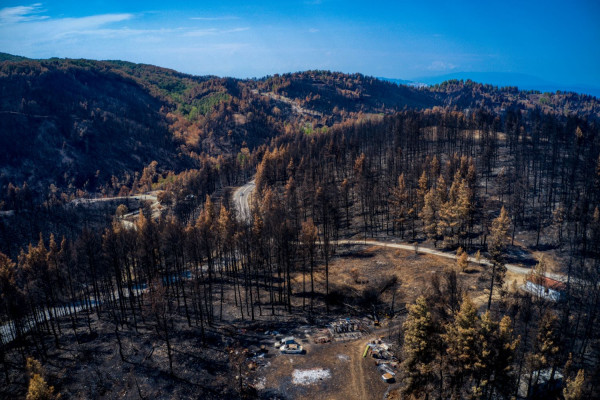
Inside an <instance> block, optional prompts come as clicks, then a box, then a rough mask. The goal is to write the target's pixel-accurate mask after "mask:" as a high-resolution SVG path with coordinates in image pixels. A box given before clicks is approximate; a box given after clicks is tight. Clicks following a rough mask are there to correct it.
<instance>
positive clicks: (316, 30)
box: [308, 28, 319, 33]
mask: <svg viewBox="0 0 600 400" xmlns="http://www.w3.org/2000/svg"><path fill="white" fill-rule="evenodd" d="M308 32H309V33H317V32H319V30H318V29H317V28H310V29H309V30H308Z"/></svg>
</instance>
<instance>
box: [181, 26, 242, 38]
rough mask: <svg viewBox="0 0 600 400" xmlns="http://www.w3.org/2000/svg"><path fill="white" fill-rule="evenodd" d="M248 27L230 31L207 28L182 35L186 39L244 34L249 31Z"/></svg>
mask: <svg viewBox="0 0 600 400" xmlns="http://www.w3.org/2000/svg"><path fill="white" fill-rule="evenodd" d="M249 29H250V28H248V27H240V28H232V29H216V28H207V29H196V30H192V31H189V32H186V33H184V34H183V36H186V37H201V36H217V35H225V34H228V33H237V32H245V31H247V30H249Z"/></svg>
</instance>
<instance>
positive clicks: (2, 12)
mask: <svg viewBox="0 0 600 400" xmlns="http://www.w3.org/2000/svg"><path fill="white" fill-rule="evenodd" d="M41 6H42V4H41V3H35V4H32V5H30V6H17V7H6V8H3V9H0V24H13V23H18V22H28V21H39V20H43V19H47V18H48V17H47V16H45V15H40V13H42V12H43V10H42V9H41Z"/></svg>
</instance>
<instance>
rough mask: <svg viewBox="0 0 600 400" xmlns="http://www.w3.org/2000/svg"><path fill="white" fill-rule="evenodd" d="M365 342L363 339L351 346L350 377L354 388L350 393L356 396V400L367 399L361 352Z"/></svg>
mask: <svg viewBox="0 0 600 400" xmlns="http://www.w3.org/2000/svg"><path fill="white" fill-rule="evenodd" d="M365 346H366V345H365V341H364V339H359V340H358V341H356V342H355V343H353V346H352V355H351V356H350V362H351V366H350V376H351V377H352V379H351V386H352V387H353V388H354V389H353V390H352V393H355V394H356V395H358V397H357V398H358V399H368V398H369V397H368V396H367V390H366V386H367V383H366V382H365V372H364V369H363V364H364V363H363V356H362V355H363V351H364V350H365V349H364V347H365Z"/></svg>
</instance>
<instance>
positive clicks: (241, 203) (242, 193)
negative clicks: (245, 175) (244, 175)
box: [233, 180, 256, 223]
mask: <svg viewBox="0 0 600 400" xmlns="http://www.w3.org/2000/svg"><path fill="white" fill-rule="evenodd" d="M255 187H256V185H255V183H254V180H251V181H250V182H248V183H246V184H245V185H244V186H240V187H239V188H237V189H236V190H235V191H234V192H233V202H234V204H235V207H236V208H237V210H238V213H239V214H240V218H241V219H242V221H245V222H248V223H249V222H251V221H252V214H251V213H250V196H252V192H253V191H254V188H255Z"/></svg>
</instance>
